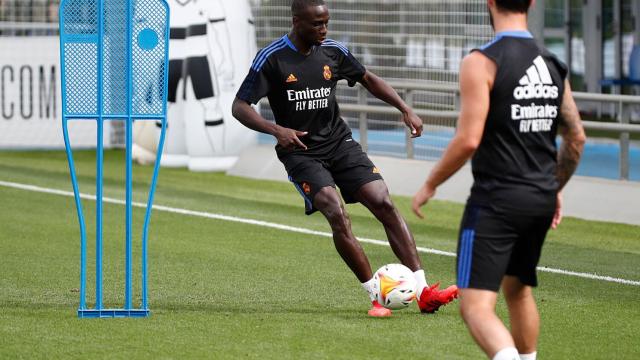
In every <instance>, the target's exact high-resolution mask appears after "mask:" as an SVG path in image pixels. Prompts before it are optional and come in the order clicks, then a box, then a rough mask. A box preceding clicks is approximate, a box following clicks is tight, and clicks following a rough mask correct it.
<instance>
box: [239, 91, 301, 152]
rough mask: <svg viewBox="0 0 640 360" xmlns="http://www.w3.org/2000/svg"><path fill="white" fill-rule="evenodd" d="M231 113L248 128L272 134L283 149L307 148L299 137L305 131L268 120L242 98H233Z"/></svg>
mask: <svg viewBox="0 0 640 360" xmlns="http://www.w3.org/2000/svg"><path fill="white" fill-rule="evenodd" d="M231 113H232V114H233V117H234V118H236V119H238V121H240V123H241V124H242V125H244V126H246V127H248V128H249V129H251V130H255V131H259V132H262V133H265V134H270V135H273V136H274V137H275V138H276V140H278V144H279V145H280V146H282V147H283V148H285V149H289V150H293V149H296V148H302V149H304V150H306V149H307V146H306V145H305V144H304V143H303V142H302V141H301V140H300V137H302V136H305V135H307V132H304V131H297V130H293V129H288V128H285V127H282V126H279V125H277V124H275V123H273V122H271V121H268V120H267V119H265V118H263V117H262V116H261V115H260V114H258V113H257V112H256V111H255V110H254V109H253V107H251V105H249V103H247V102H246V101H244V100H241V99H238V98H235V99H234V100H233V105H232V107H231Z"/></svg>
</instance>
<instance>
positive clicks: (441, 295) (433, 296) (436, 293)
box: [418, 283, 458, 314]
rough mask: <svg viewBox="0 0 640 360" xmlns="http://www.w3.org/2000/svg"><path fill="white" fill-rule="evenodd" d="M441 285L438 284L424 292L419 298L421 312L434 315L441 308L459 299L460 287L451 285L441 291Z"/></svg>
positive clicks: (425, 289)
mask: <svg viewBox="0 0 640 360" xmlns="http://www.w3.org/2000/svg"><path fill="white" fill-rule="evenodd" d="M439 287H440V283H436V284H434V285H431V286H429V287H426V288H424V290H422V294H420V297H418V307H419V308H420V312H423V313H429V314H433V313H434V312H436V311H438V309H439V308H440V306H443V305H447V304H448V303H450V302H452V301H453V299H455V298H457V297H458V287H457V286H455V285H451V286H449V287H448V288H446V289H444V290H440V289H439Z"/></svg>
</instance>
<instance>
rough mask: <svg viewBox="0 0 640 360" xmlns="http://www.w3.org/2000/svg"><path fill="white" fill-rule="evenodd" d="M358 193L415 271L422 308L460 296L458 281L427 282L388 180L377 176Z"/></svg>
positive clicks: (393, 246)
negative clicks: (447, 283) (445, 283)
mask: <svg viewBox="0 0 640 360" xmlns="http://www.w3.org/2000/svg"><path fill="white" fill-rule="evenodd" d="M355 197H356V199H357V200H358V201H359V202H360V203H361V204H363V205H364V206H365V207H366V208H367V209H369V211H371V213H372V214H373V215H374V216H375V217H376V219H378V221H380V223H382V226H384V230H385V232H386V234H387V239H388V240H389V244H390V245H391V249H392V250H393V253H394V254H395V255H396V256H397V257H398V259H400V262H402V264H403V265H405V266H406V267H408V268H409V269H411V270H412V271H413V272H414V274H415V276H416V282H417V283H418V289H416V290H417V291H416V293H417V294H418V307H419V308H420V311H422V312H424V313H434V312H436V311H437V310H438V309H439V308H440V306H442V305H446V304H448V303H450V302H451V301H453V299H455V298H456V297H457V296H458V288H457V287H456V286H455V285H452V286H450V287H448V288H446V289H444V290H440V289H439V284H434V285H433V286H431V287H429V286H428V285H427V281H426V278H425V275H424V271H422V264H421V263H420V257H419V256H418V250H417V248H416V242H415V240H414V239H413V235H412V234H411V231H410V230H409V226H407V223H406V221H405V220H404V218H403V217H402V215H400V212H399V211H398V209H396V207H395V205H393V202H392V201H391V197H390V196H389V189H388V188H387V185H386V184H385V183H384V181H382V180H376V181H372V182H370V183H367V184H365V185H363V186H362V187H360V189H359V190H358V192H357V194H356V196H355Z"/></svg>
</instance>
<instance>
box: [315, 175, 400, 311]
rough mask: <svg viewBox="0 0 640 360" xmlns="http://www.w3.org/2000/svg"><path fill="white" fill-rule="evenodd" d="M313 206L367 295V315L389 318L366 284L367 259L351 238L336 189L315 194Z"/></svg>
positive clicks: (327, 187) (322, 190)
mask: <svg viewBox="0 0 640 360" xmlns="http://www.w3.org/2000/svg"><path fill="white" fill-rule="evenodd" d="M313 205H314V206H315V208H316V209H318V210H319V211H320V212H321V213H322V214H323V215H324V217H325V218H326V219H327V221H328V222H329V225H331V231H332V232H333V243H334V245H335V247H336V250H338V253H339V254H340V256H341V257H342V260H344V262H345V263H347V266H349V268H350V269H351V271H353V273H354V274H355V275H356V277H357V278H358V280H359V281H360V282H361V283H362V284H363V286H364V287H365V289H366V290H367V292H368V293H369V297H370V300H371V302H372V304H373V308H372V309H371V310H369V315H371V316H374V317H386V316H391V310H389V309H385V308H383V307H382V306H380V304H378V302H377V301H376V300H375V298H374V297H373V293H372V291H371V289H369V288H368V286H367V283H368V282H370V280H371V279H372V277H373V275H372V273H371V265H370V264H369V259H367V256H366V255H365V254H364V250H363V249H362V246H360V242H358V240H357V239H356V238H355V236H353V232H352V231H351V220H350V219H349V215H348V214H347V212H346V211H345V209H344V204H343V203H342V200H341V199H340V196H339V195H338V192H337V191H336V189H334V188H333V187H331V186H326V187H324V188H322V189H320V191H319V192H318V193H317V194H316V196H315V197H314V199H313Z"/></svg>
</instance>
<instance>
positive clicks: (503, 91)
mask: <svg viewBox="0 0 640 360" xmlns="http://www.w3.org/2000/svg"><path fill="white" fill-rule="evenodd" d="M476 51H480V52H481V53H483V54H484V55H485V56H487V57H488V58H490V59H492V60H493V61H494V62H495V63H496V65H497V73H496V78H495V81H494V84H493V89H492V90H491V95H490V106H489V113H488V115H487V122H486V125H485V128H484V134H483V136H482V141H481V143H480V146H479V147H478V149H477V150H476V152H475V154H474V156H473V159H472V171H473V177H474V185H473V188H472V190H471V198H470V201H472V202H476V203H485V204H489V205H491V206H492V207H494V208H495V209H496V210H498V211H503V212H506V213H514V214H515V213H517V214H531V215H544V214H549V213H550V212H551V213H552V212H553V211H554V209H555V203H556V193H557V190H558V183H557V180H556V165H557V151H556V134H557V127H558V122H559V121H561V117H560V106H561V104H562V97H563V93H564V79H565V77H566V75H567V68H566V66H565V65H564V64H562V63H561V62H560V61H559V60H558V59H557V58H556V57H555V56H554V55H552V54H551V53H550V52H548V51H547V50H545V49H544V48H541V47H539V46H538V45H537V43H536V42H535V40H534V39H533V37H532V36H531V34H530V33H528V32H526V31H512V32H504V33H499V34H498V35H497V37H496V38H495V39H494V40H493V41H492V42H490V43H489V44H487V45H485V46H483V47H482V48H480V49H477V50H476Z"/></svg>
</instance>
